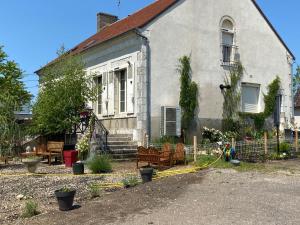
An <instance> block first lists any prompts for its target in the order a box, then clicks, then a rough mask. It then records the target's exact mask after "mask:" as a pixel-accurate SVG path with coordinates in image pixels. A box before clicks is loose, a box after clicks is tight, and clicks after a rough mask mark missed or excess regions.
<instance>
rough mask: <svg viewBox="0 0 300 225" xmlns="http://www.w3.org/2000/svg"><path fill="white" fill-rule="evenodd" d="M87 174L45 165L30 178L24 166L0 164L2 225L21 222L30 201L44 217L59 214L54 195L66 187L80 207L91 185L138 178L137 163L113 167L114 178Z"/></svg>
mask: <svg viewBox="0 0 300 225" xmlns="http://www.w3.org/2000/svg"><path fill="white" fill-rule="evenodd" d="M181 168H182V167H181ZM183 168H185V166H184V167H183ZM172 169H176V167H174V168H172ZM86 173H88V174H85V175H80V176H74V175H73V172H72V168H66V167H65V166H64V165H52V166H48V164H47V163H46V162H42V163H40V164H39V167H38V168H37V171H36V174H28V171H27V169H26V167H25V166H24V165H23V164H22V163H21V162H10V163H9V164H8V165H4V164H0V199H1V205H0V224H10V223H12V222H13V221H16V220H17V221H18V220H20V215H21V214H22V209H23V206H24V205H25V202H26V201H27V200H28V199H31V200H33V201H35V202H37V203H38V209H39V211H40V212H41V213H42V214H43V213H46V212H49V211H53V210H54V211H57V210H58V206H57V201H56V199H55V195H54V191H55V190H57V189H59V188H62V187H64V186H68V187H73V188H76V196H75V204H79V205H81V204H83V203H84V202H86V201H90V199H91V197H90V192H89V188H88V187H89V185H92V184H100V185H101V184H103V183H120V182H121V181H122V179H124V177H126V176H127V174H128V173H132V174H136V175H139V171H138V170H137V169H136V164H135V162H122V163H114V164H113V172H112V174H113V176H110V175H107V174H95V175H93V174H90V171H89V170H88V169H87V168H86ZM114 190H115V188H112V189H111V190H108V192H103V193H104V194H107V193H109V191H114ZM21 197H22V198H21ZM19 198H21V199H19Z"/></svg>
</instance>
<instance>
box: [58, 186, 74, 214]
mask: <svg viewBox="0 0 300 225" xmlns="http://www.w3.org/2000/svg"><path fill="white" fill-rule="evenodd" d="M54 194H55V197H56V199H57V202H58V207H59V210H61V211H68V210H70V209H72V208H73V202H74V196H75V194H76V190H75V189H72V188H67V187H63V188H61V189H58V190H56V191H55V192H54Z"/></svg>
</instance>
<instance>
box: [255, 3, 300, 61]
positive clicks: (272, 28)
mask: <svg viewBox="0 0 300 225" xmlns="http://www.w3.org/2000/svg"><path fill="white" fill-rule="evenodd" d="M251 1H252V3H253V4H254V6H255V7H256V9H257V10H258V11H259V13H260V14H261V15H262V17H263V18H264V19H265V21H266V22H267V24H268V25H269V27H270V28H271V30H273V32H274V33H275V35H276V36H277V38H278V39H279V41H280V42H281V43H282V44H283V46H284V47H285V48H286V50H287V51H288V52H289V54H290V55H291V56H292V57H293V60H296V57H295V55H294V54H293V52H292V51H291V50H290V48H289V47H288V46H287V44H286V43H285V42H284V40H283V39H282V37H281V36H280V35H279V33H278V32H277V30H276V29H275V27H274V26H273V25H272V23H271V22H270V20H269V19H268V17H267V16H266V14H265V13H264V12H263V11H262V9H261V7H260V6H259V5H258V3H257V2H256V0H251Z"/></svg>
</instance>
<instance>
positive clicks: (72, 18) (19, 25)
mask: <svg viewBox="0 0 300 225" xmlns="http://www.w3.org/2000/svg"><path fill="white" fill-rule="evenodd" d="M0 1H1V2H0V9H1V13H0V45H4V50H5V51H6V53H7V54H8V55H9V56H10V59H13V60H15V61H16V62H17V63H19V65H20V67H21V68H22V69H23V70H24V71H25V77H24V81H25V83H26V86H27V88H28V90H29V91H31V92H32V93H33V94H34V95H36V94H37V79H38V78H37V76H35V75H34V71H36V70H37V69H39V68H40V67H41V66H42V65H44V64H45V63H47V62H49V61H51V60H52V59H53V58H55V56H56V50H57V49H58V48H59V47H60V46H61V45H62V44H64V45H65V47H66V48H72V47H74V46H75V45H76V44H78V43H79V42H81V41H83V40H84V39H85V38H87V37H89V36H91V35H93V34H94V33H95V32H96V14H97V13H98V12H100V11H101V12H107V13H111V14H114V15H118V16H119V18H123V17H126V16H127V15H129V14H131V13H132V12H134V11H136V10H138V9H140V8H142V7H143V6H146V5H148V4H150V3H151V2H153V1H154V0H121V4H120V6H118V0H85V1H83V0H26V1H24V0H0ZM257 2H258V3H259V5H260V6H261V8H262V9H263V11H264V12H265V14H266V15H267V17H268V18H269V19H270V21H271V22H272V24H273V25H274V27H275V28H276V30H277V31H278V33H279V34H280V35H281V37H282V38H283V39H284V41H285V42H286V43H287V45H288V46H289V48H290V49H291V50H292V52H293V53H294V55H295V56H296V58H299V57H300V44H299V43H298V42H299V37H300V29H298V28H297V24H298V22H299V21H300V14H299V12H298V11H299V8H300V1H297V0H285V1H282V0H272V1H270V0H257Z"/></svg>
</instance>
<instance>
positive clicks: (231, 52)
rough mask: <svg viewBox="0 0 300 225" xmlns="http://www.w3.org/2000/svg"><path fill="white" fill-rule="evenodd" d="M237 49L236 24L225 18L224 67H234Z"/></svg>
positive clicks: (223, 24)
mask: <svg viewBox="0 0 300 225" xmlns="http://www.w3.org/2000/svg"><path fill="white" fill-rule="evenodd" d="M236 49H237V46H236V45H235V32H234V24H233V22H232V21H231V20H230V19H228V18H224V19H223V20H222V22H221V51H222V59H221V62H222V65H232V64H234V63H235V53H236Z"/></svg>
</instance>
